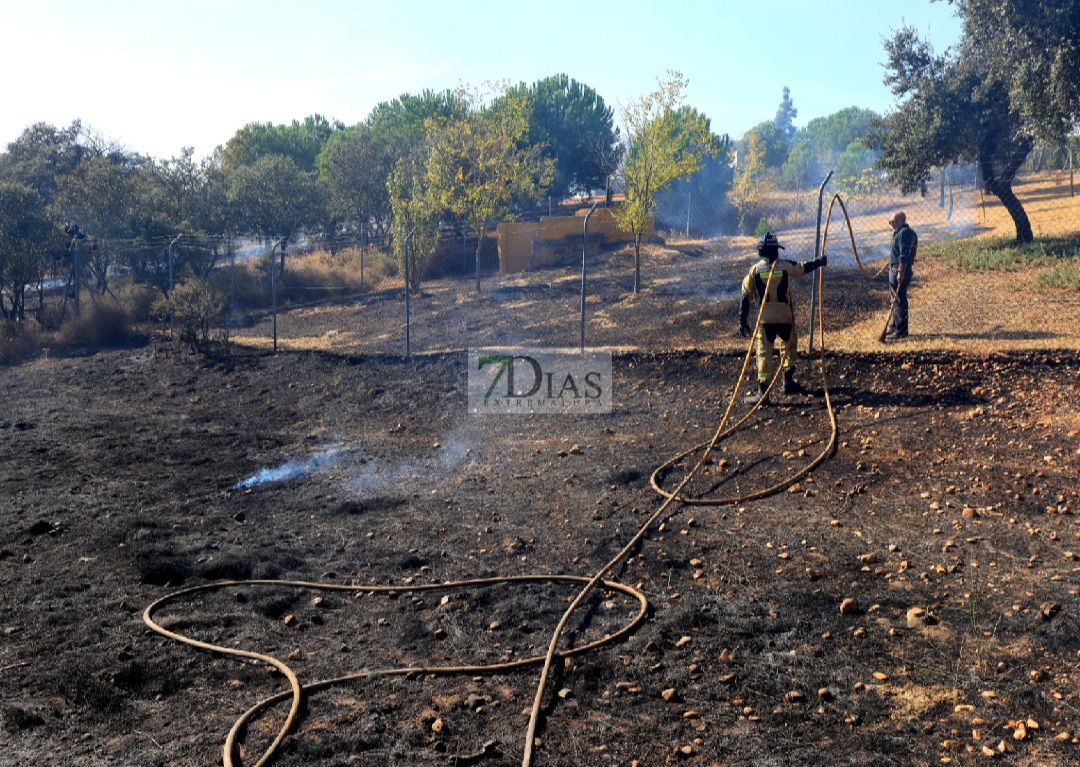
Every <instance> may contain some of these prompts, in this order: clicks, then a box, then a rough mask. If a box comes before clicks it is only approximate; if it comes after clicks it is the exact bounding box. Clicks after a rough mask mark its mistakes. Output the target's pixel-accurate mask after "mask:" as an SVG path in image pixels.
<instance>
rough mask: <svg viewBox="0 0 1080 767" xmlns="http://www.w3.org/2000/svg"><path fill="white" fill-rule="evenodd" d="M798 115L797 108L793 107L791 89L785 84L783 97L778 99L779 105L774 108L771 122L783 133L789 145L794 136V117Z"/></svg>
mask: <svg viewBox="0 0 1080 767" xmlns="http://www.w3.org/2000/svg"><path fill="white" fill-rule="evenodd" d="M798 116H799V110H798V109H796V108H795V103H794V102H793V101H792V100H791V89H790V88H788V87H787V86H786V85H785V86H784V98H783V99H782V100H781V101H780V107H779V108H778V109H777V110H776V117H775V118H774V119H773V123H775V125H776V127H777V128H779V129H780V130H781V132H782V133H783V134H784V137H785V138H786V139H787V141H788V144H789V145H790V144H791V140H792V139H793V138H795V130H796V129H795V118H796V117H798Z"/></svg>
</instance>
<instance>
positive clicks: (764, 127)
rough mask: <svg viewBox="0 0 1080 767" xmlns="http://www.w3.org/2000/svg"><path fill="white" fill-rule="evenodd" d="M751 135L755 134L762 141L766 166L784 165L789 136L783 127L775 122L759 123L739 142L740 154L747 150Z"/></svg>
mask: <svg viewBox="0 0 1080 767" xmlns="http://www.w3.org/2000/svg"><path fill="white" fill-rule="evenodd" d="M750 136H755V137H756V138H757V140H758V141H759V142H760V144H761V150H762V156H761V161H762V162H763V163H765V167H766V168H780V167H782V166H783V165H784V161H785V160H787V156H788V150H789V146H788V138H787V134H786V133H785V132H784V131H783V129H782V128H780V127H779V126H778V125H777V124H776V123H775V122H772V121H766V122H762V123H758V124H757V125H755V126H754V127H753V128H751V129H750V130H748V131H747V132H746V133H744V134H743V138H742V141H740V142H739V152H740V154H741V153H742V152H745V151H746V148H747V142H748V141H749V139H750ZM740 159H741V158H740Z"/></svg>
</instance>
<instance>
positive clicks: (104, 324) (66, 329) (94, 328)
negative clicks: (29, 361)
mask: <svg viewBox="0 0 1080 767" xmlns="http://www.w3.org/2000/svg"><path fill="white" fill-rule="evenodd" d="M130 331H131V328H130V322H129V321H128V314H127V311H126V310H125V309H124V307H123V306H120V305H119V304H117V303H115V302H114V301H113V300H112V299H111V298H98V299H97V301H96V303H95V304H91V305H90V306H89V307H87V308H85V309H84V310H83V311H82V312H81V315H80V317H79V318H78V319H71V320H68V321H67V322H65V323H64V324H63V325H61V326H60V329H59V330H58V331H56V333H55V334H54V336H53V339H52V341H53V342H54V343H55V344H56V345H57V346H106V345H110V344H118V343H122V342H124V341H126V340H127V339H128V338H130V336H131V332H130Z"/></svg>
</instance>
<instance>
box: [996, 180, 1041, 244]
mask: <svg viewBox="0 0 1080 767" xmlns="http://www.w3.org/2000/svg"><path fill="white" fill-rule="evenodd" d="M987 191H989V192H990V193H991V194H992V195H994V196H995V197H997V198H998V199H999V200H1001V204H1002V205H1004V206H1005V210H1007V211H1008V212H1009V215H1010V216H1011V217H1012V220H1013V224H1014V225H1015V226H1016V241H1017V242H1018V243H1021V244H1024V243H1029V242H1031V241H1032V240H1033V239H1034V235H1033V234H1032V232H1031V221H1029V220H1028V215H1027V211H1026V210H1024V205H1023V203H1021V202H1020V200H1019V199H1018V198H1017V196H1016V193H1015V192H1013V190H1012V184H1003V183H995V184H993V185H990V184H987Z"/></svg>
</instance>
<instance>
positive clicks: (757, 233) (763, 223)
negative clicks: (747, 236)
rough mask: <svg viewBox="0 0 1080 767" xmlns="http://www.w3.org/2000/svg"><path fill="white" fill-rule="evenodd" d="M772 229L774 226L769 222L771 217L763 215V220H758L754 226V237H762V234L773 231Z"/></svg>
mask: <svg viewBox="0 0 1080 767" xmlns="http://www.w3.org/2000/svg"><path fill="white" fill-rule="evenodd" d="M771 231H772V226H771V225H770V224H769V219H767V218H765V217H764V216H762V217H761V220H760V221H758V223H757V226H756V227H754V238H755V239H760V238H761V235H763V234H765V232H771Z"/></svg>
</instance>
